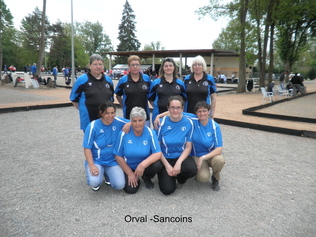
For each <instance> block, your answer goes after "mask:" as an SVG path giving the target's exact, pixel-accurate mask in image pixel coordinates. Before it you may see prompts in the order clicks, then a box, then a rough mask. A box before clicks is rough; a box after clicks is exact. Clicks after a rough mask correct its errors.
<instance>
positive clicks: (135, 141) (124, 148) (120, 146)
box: [114, 107, 162, 194]
mask: <svg viewBox="0 0 316 237" xmlns="http://www.w3.org/2000/svg"><path fill="white" fill-rule="evenodd" d="M146 118H147V115H146V111H145V110H144V109H143V108H140V107H134V108H133V109H132V111H131V113H130V119H131V130H130V131H129V132H128V133H125V132H123V131H122V132H120V134H119V137H118V141H117V143H116V147H115V150H114V154H115V158H116V160H117V162H118V163H119V165H120V166H121V168H122V169H123V171H124V173H125V187H124V191H125V192H126V193H128V194H134V193H136V192H137V191H138V189H139V185H140V181H139V178H140V177H142V178H143V180H144V182H145V186H146V188H148V189H152V188H153V187H154V184H153V183H152V181H151V179H152V178H153V177H154V176H155V175H156V174H157V173H158V172H159V171H160V170H161V168H162V164H161V162H160V157H161V150H160V146H159V143H158V139H157V135H156V133H155V132H154V131H153V130H152V129H151V128H149V127H147V126H145V122H146Z"/></svg>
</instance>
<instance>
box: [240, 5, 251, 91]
mask: <svg viewBox="0 0 316 237" xmlns="http://www.w3.org/2000/svg"><path fill="white" fill-rule="evenodd" d="M248 4H249V0H240V12H239V19H240V25H241V29H240V61H239V83H238V87H237V93H242V92H245V91H246V30H245V29H246V27H245V23H246V17H247V12H248Z"/></svg>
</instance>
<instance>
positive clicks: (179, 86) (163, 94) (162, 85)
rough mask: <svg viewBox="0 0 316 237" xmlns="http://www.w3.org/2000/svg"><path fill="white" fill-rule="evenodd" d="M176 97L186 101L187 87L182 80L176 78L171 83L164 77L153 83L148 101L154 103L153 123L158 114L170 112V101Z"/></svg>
mask: <svg viewBox="0 0 316 237" xmlns="http://www.w3.org/2000/svg"><path fill="white" fill-rule="evenodd" d="M175 95H180V96H181V97H182V98H183V100H184V101H185V100H186V94H185V86H184V83H183V81H182V80H180V79H177V78H174V79H173V80H172V82H171V83H169V82H167V81H166V80H165V78H164V77H162V78H157V79H156V80H154V81H153V82H152V83H151V86H150V90H149V97H148V100H149V101H154V106H153V107H154V109H153V113H152V121H155V118H156V117H157V115H158V114H161V113H163V112H165V111H167V110H168V99H169V97H170V96H175Z"/></svg>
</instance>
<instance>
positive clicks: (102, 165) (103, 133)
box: [83, 101, 129, 191]
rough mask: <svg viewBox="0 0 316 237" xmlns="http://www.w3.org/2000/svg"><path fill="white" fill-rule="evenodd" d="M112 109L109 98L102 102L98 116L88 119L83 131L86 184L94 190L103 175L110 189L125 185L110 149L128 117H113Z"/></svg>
mask: <svg viewBox="0 0 316 237" xmlns="http://www.w3.org/2000/svg"><path fill="white" fill-rule="evenodd" d="M115 113H116V108H115V106H114V104H113V102H112V101H107V102H104V103H102V104H101V105H100V107H99V115H100V119H97V120H94V121H92V122H91V123H90V124H89V125H88V126H87V129H86V131H85V134H84V139H83V148H84V155H85V157H86V161H85V170H86V178H87V184H88V185H89V186H91V188H92V190H94V191H97V190H99V188H100V185H101V183H102V180H103V176H104V178H105V181H106V182H109V183H110V184H111V186H112V188H114V189H122V188H124V185H125V178H124V173H123V171H122V169H121V167H120V166H119V165H118V164H117V162H116V160H115V157H114V154H113V150H114V147H115V142H116V140H117V137H118V134H119V132H120V131H121V129H122V128H123V126H124V125H125V124H126V123H127V122H129V121H128V120H126V119H123V118H119V117H116V116H115Z"/></svg>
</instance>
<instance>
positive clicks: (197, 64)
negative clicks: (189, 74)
mask: <svg viewBox="0 0 316 237" xmlns="http://www.w3.org/2000/svg"><path fill="white" fill-rule="evenodd" d="M193 67H203V64H201V63H195V64H193Z"/></svg>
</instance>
